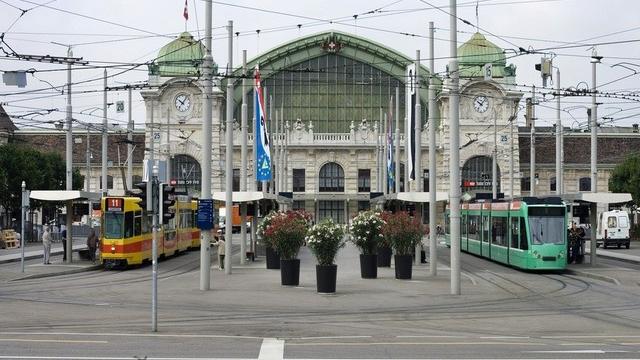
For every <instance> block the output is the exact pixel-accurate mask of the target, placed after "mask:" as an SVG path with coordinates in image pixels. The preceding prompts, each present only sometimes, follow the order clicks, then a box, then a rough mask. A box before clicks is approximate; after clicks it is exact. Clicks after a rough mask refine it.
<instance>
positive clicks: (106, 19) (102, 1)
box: [0, 0, 640, 129]
mask: <svg viewBox="0 0 640 360" xmlns="http://www.w3.org/2000/svg"><path fill="white" fill-rule="evenodd" d="M457 3H458V18H459V20H458V22H457V28H458V33H457V41H458V45H460V44H462V43H464V42H465V41H467V40H468V39H469V38H470V37H471V36H472V34H473V33H474V32H475V31H477V30H478V31H480V32H481V33H483V34H484V35H485V36H486V37H487V39H489V40H490V41H492V42H493V43H494V44H496V45H498V46H500V47H501V48H504V49H506V55H507V58H508V60H507V63H513V64H514V65H516V66H517V72H516V75H517V76H516V83H517V84H519V87H518V89H519V90H521V91H523V92H525V93H530V92H531V87H532V86H533V85H535V86H537V87H538V90H539V91H538V92H537V97H539V98H540V99H539V100H540V106H538V107H537V118H538V123H537V125H539V126H550V125H551V124H553V123H555V116H556V115H555V110H554V108H555V106H556V103H555V100H553V98H552V96H551V95H549V94H547V95H546V96H544V98H543V95H544V94H545V93H551V92H552V90H551V88H554V87H555V86H556V85H555V83H554V82H553V81H555V79H553V81H552V82H550V83H549V84H547V87H548V88H549V89H548V90H545V89H540V87H541V86H542V79H541V77H540V73H539V72H538V71H536V70H535V69H534V65H535V64H536V63H539V62H540V58H541V57H542V56H547V57H553V65H554V66H556V67H558V68H559V69H560V72H561V87H562V88H571V87H572V88H579V89H589V88H591V76H592V66H591V63H590V60H591V54H592V48H593V46H594V45H596V49H597V52H598V55H600V56H602V57H603V58H602V62H601V64H598V65H597V84H598V91H599V92H601V93H602V95H607V96H608V97H605V96H602V97H599V98H598V102H601V103H602V105H600V107H599V110H598V115H599V122H600V123H601V124H602V126H630V125H631V124H633V123H638V122H640V83H639V81H640V22H638V14H640V1H635V0H634V1H631V0H458V2H457ZM184 7H185V1H184V0H135V1H132V0H90V1H87V0H53V1H52V0H0V32H2V34H3V41H4V42H3V43H1V46H2V50H4V51H5V52H8V53H11V51H14V52H16V53H18V54H29V55H52V56H65V55H66V53H67V47H66V46H68V45H71V46H72V50H73V55H74V56H75V57H82V58H83V60H85V61H87V62H88V66H85V67H74V70H73V72H72V74H73V75H72V76H73V80H72V81H73V82H74V83H76V82H79V84H77V85H74V87H73V91H74V92H75V91H79V92H81V93H78V94H76V95H74V96H73V112H74V114H73V117H74V119H78V120H79V123H84V124H86V123H100V122H101V121H102V120H101V117H102V111H101V110H99V109H100V108H101V107H102V106H103V105H102V103H103V100H102V96H103V95H102V92H101V91H100V90H101V89H102V88H103V80H102V76H103V71H104V67H108V74H109V75H110V78H109V80H108V86H110V87H113V86H120V85H123V84H127V83H140V82H144V81H145V80H147V79H148V74H147V67H146V65H143V64H144V63H145V62H147V61H150V60H153V59H154V58H155V57H156V56H157V54H158V51H159V50H160V48H161V47H162V46H163V45H165V44H167V43H168V42H170V41H171V40H172V39H173V38H175V37H176V36H177V35H178V34H179V33H180V32H182V31H184V30H185V27H186V29H187V30H188V31H190V32H191V33H192V34H193V35H194V36H195V37H196V38H203V37H204V22H205V19H204V17H205V10H204V7H205V2H204V1H203V0H187V7H188V13H189V20H188V21H187V22H185V20H184V18H183V10H184ZM476 7H477V14H478V16H477V17H476ZM23 10H26V12H23ZM449 11H450V9H449V1H448V0H395V1H394V0H368V1H361V0H357V1H345V0H342V1H336V0H323V1H316V0H298V1H291V0H279V1H276V0H263V1H248V0H226V1H214V2H213V45H212V47H213V58H214V61H215V62H216V63H217V64H218V65H219V67H220V69H224V68H225V67H226V64H227V61H228V56H227V42H228V39H227V38H226V30H225V28H224V26H225V25H227V22H228V21H229V20H232V21H233V23H234V30H233V31H234V33H235V32H239V33H240V34H239V35H238V36H234V54H233V57H234V62H235V64H234V66H238V65H239V62H238V61H239V60H240V59H241V54H242V50H244V49H246V50H247V52H248V57H249V58H252V57H254V56H256V55H257V54H260V53H262V52H265V51H268V50H269V49H271V48H273V47H276V46H279V45H282V44H284V43H287V42H290V41H293V40H294V39H296V38H299V37H303V36H307V35H310V34H314V33H318V32H323V31H328V30H332V29H333V30H339V31H342V32H348V33H352V34H356V35H358V36H361V37H365V38H368V39H371V40H373V41H375V42H378V43H381V44H383V45H385V46H387V47H390V48H393V49H395V50H397V51H399V52H401V53H403V54H405V55H407V56H409V57H411V58H413V57H415V53H416V50H418V49H419V50H420V51H421V58H422V61H423V62H424V63H427V60H428V58H429V56H430V54H429V52H428V38H427V35H428V23H429V21H433V22H434V25H435V27H436V34H435V39H436V40H435V54H434V56H435V58H436V62H435V72H437V73H439V74H443V73H444V72H445V67H446V65H447V62H448V61H449V55H450V53H449V44H450V32H449V28H450V15H449ZM354 15H357V16H354ZM462 20H464V22H463V21H462ZM465 22H468V23H470V24H471V25H469V24H466V23H465ZM298 25H301V26H298ZM476 26H477V27H476ZM257 30H260V32H259V34H258V31H257ZM54 42H55V43H58V44H54ZM59 44H64V45H59ZM520 48H522V49H524V50H527V51H526V52H521V51H519V49H520ZM534 50H535V51H534ZM15 70H35V71H34V72H33V73H32V74H28V75H27V81H28V85H27V87H25V88H17V87H15V86H6V85H4V84H3V83H2V82H0V103H2V105H3V106H4V108H5V110H6V111H7V112H8V113H9V114H10V115H11V116H12V118H13V119H14V122H15V123H16V125H17V126H18V127H19V128H23V129H26V128H42V127H44V128H52V127H53V123H54V122H55V121H59V120H63V119H64V118H65V104H66V96H64V95H62V94H61V91H60V90H61V87H62V86H63V85H64V84H65V83H66V81H67V79H66V65H61V64H47V63H40V62H27V61H21V60H16V59H15V58H14V57H11V56H9V57H7V56H4V53H2V52H0V72H4V71H15ZM554 73H555V71H554ZM612 95H615V96H617V98H613V97H611V96H612ZM623 95H624V98H622V97H623ZM526 96H528V95H525V96H524V97H526ZM121 100H124V101H126V100H127V94H126V92H125V91H122V92H110V93H109V99H108V102H114V103H115V102H116V101H121ZM523 102H524V100H523ZM590 104H591V98H590V97H564V98H562V109H563V111H562V112H561V118H562V122H563V125H564V126H565V127H571V128H574V129H578V128H581V129H584V128H586V122H587V113H586V107H587V106H590ZM92 110H93V112H92ZM522 113H523V112H521V114H522ZM133 117H134V121H135V122H136V127H141V126H142V125H143V123H144V119H145V110H144V106H143V102H142V98H141V96H140V95H139V93H138V92H134V96H133ZM108 118H109V123H110V124H112V125H113V124H117V125H118V126H120V127H123V126H126V121H127V114H126V113H117V112H116V111H115V106H112V107H110V108H109V110H108ZM519 122H520V123H521V124H524V118H523V116H519Z"/></svg>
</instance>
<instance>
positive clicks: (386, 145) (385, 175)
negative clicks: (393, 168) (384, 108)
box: [378, 109, 391, 195]
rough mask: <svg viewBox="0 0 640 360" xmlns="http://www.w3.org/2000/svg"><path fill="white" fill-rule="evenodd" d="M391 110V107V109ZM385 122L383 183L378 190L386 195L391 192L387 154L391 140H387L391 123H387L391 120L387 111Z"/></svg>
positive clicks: (384, 117) (383, 132)
mask: <svg viewBox="0 0 640 360" xmlns="http://www.w3.org/2000/svg"><path fill="white" fill-rule="evenodd" d="M389 110H391V109H389ZM382 120H383V121H384V122H383V123H382V134H383V135H382V138H383V139H384V140H383V142H384V148H383V150H382V152H383V153H384V155H383V156H382V179H381V180H380V183H381V185H382V190H378V191H382V192H383V193H384V194H385V195H386V194H388V193H389V190H390V189H389V185H388V184H389V180H388V179H389V173H388V172H389V169H387V154H388V153H389V141H387V136H388V135H387V134H388V131H389V124H388V123H387V122H388V121H389V120H388V119H387V113H386V112H385V113H384V114H383V119H382Z"/></svg>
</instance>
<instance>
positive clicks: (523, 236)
mask: <svg viewBox="0 0 640 360" xmlns="http://www.w3.org/2000/svg"><path fill="white" fill-rule="evenodd" d="M520 249H522V250H529V243H528V242H527V223H526V222H525V220H524V218H520Z"/></svg>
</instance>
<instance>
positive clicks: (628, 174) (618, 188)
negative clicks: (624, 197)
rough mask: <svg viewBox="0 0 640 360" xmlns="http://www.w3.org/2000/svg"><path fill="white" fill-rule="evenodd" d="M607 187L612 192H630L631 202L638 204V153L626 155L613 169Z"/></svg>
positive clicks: (639, 172)
mask: <svg viewBox="0 0 640 360" xmlns="http://www.w3.org/2000/svg"><path fill="white" fill-rule="evenodd" d="M609 189H611V191H613V192H625V193H630V194H631V197H632V198H633V202H634V203H635V204H636V205H640V154H633V155H631V156H629V157H627V158H626V159H625V160H624V161H623V162H622V163H620V164H618V166H616V167H615V168H614V169H613V172H612V173H611V177H610V178H609Z"/></svg>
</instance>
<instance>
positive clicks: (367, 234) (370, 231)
mask: <svg viewBox="0 0 640 360" xmlns="http://www.w3.org/2000/svg"><path fill="white" fill-rule="evenodd" d="M383 225H384V221H383V220H382V218H381V217H380V213H379V212H377V211H374V210H368V211H362V212H360V213H359V214H358V215H356V217H354V218H353V221H351V229H350V230H349V232H350V233H351V241H352V242H353V243H354V244H355V245H356V246H357V247H358V249H360V252H362V253H363V254H365V255H373V254H376V253H377V251H378V245H379V244H380V243H381V242H382V241H383V236H382V226H383Z"/></svg>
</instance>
